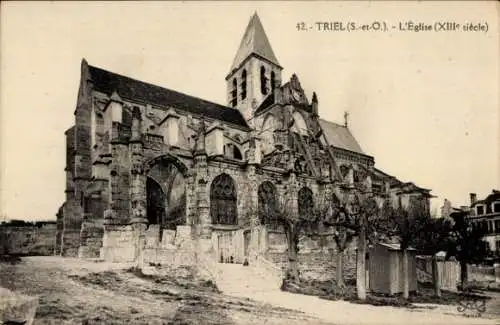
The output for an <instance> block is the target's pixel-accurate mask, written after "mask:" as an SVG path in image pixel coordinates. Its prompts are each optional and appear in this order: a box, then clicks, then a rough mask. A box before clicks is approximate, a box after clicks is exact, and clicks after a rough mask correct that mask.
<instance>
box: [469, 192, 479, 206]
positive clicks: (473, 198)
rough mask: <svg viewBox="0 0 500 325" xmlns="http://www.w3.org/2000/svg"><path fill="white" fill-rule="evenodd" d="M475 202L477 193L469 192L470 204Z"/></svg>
mask: <svg viewBox="0 0 500 325" xmlns="http://www.w3.org/2000/svg"><path fill="white" fill-rule="evenodd" d="M476 202H477V194H476V193H470V205H473V204H474V203H476Z"/></svg>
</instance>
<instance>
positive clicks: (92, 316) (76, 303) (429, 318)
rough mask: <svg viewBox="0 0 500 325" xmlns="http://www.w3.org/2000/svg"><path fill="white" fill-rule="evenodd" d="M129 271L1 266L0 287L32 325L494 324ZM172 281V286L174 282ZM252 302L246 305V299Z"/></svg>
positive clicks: (489, 318)
mask: <svg viewBox="0 0 500 325" xmlns="http://www.w3.org/2000/svg"><path fill="white" fill-rule="evenodd" d="M130 266H131V265H127V264H112V263H103V262H99V263H95V262H92V261H84V260H78V259H71V258H60V257H31V258H24V259H23V261H22V262H21V263H19V264H14V265H11V264H7V263H0V286H1V287H5V288H8V289H10V290H15V291H19V292H22V293H25V294H29V295H39V297H40V306H39V308H38V311H37V316H36V319H35V324H36V325H39V324H51V325H58V324H79V325H80V324H81V325H84V324H85V325H92V324H110V325H111V324H127V325H129V324H130V325H133V324H168V325H170V324H171V325H180V324H186V325H188V324H200V325H204V324H228V325H229V324H231V325H232V324H235V325H236V324H277V325H281V324H283V325H285V324H286V325H299V324H315V325H327V324H335V325H343V324H352V325H355V324H356V325H359V324H407V323H412V324H458V323H460V324H494V323H495V322H494V320H493V318H495V317H496V316H498V314H495V313H492V312H491V308H497V307H498V306H500V303H499V302H500V295H497V296H496V298H495V299H494V300H492V301H491V302H489V303H488V308H489V311H488V313H487V315H484V316H485V317H483V318H465V317H463V316H460V315H459V313H458V312H457V311H456V308H455V307H454V306H431V308H432V309H428V308H425V309H420V310H418V309H417V310H409V309H405V308H394V307H375V306H369V305H357V304H351V303H348V302H344V301H326V300H322V299H319V298H316V297H310V296H303V295H294V294H291V293H285V292H277V293H275V294H270V293H254V294H246V296H245V295H243V297H240V298H237V297H230V296H227V295H224V294H221V293H217V292H214V290H213V288H211V287H207V286H204V285H203V284H200V283H195V282H193V281H190V280H189V278H186V280H185V281H181V280H182V278H183V277H182V275H181V274H178V273H177V274H175V275H173V276H171V277H167V278H161V279H159V278H154V277H144V276H141V275H140V274H137V273H134V272H131V270H130V269H129V268H130ZM178 279H179V280H178ZM248 298H252V299H248Z"/></svg>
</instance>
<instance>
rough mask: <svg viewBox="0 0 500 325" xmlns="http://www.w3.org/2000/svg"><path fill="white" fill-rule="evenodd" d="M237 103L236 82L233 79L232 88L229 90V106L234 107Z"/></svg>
mask: <svg viewBox="0 0 500 325" xmlns="http://www.w3.org/2000/svg"><path fill="white" fill-rule="evenodd" d="M236 104H238V82H237V81H236V78H234V79H233V90H232V91H231V106H233V107H236Z"/></svg>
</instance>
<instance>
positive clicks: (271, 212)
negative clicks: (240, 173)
mask: <svg viewBox="0 0 500 325" xmlns="http://www.w3.org/2000/svg"><path fill="white" fill-rule="evenodd" d="M257 196H258V199H259V200H258V206H259V220H260V223H261V224H263V225H274V224H276V212H277V208H278V206H277V197H276V187H275V186H274V185H273V183H271V182H269V181H266V182H264V183H262V184H260V186H259V189H258V190H257Z"/></svg>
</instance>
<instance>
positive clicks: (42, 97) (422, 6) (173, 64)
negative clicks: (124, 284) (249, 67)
mask: <svg viewBox="0 0 500 325" xmlns="http://www.w3.org/2000/svg"><path fill="white" fill-rule="evenodd" d="M0 5H1V11H0V15H1V16H0V18H1V19H0V24H1V25H0V67H1V70H0V71H1V72H0V127H1V138H0V139H1V146H0V157H1V163H0V171H1V173H0V215H1V216H2V217H3V218H8V219H27V220H42V219H43V220H46V219H54V218H55V213H56V212H57V210H58V208H59V206H60V205H61V204H62V203H63V201H64V189H65V174H64V167H65V166H64V164H65V142H64V141H65V137H64V131H65V130H66V129H68V128H69V127H70V126H71V125H72V124H73V123H74V115H73V112H74V109H75V105H76V98H77V91H78V84H79V77H80V76H79V74H80V62H81V60H82V58H85V59H86V60H87V61H88V62H89V64H91V65H94V66H98V67H102V68H105V69H107V70H110V71H113V72H116V73H119V74H124V75H127V76H130V77H132V78H135V79H139V80H143V81H146V82H150V83H154V84H157V85H160V86H163V87H167V88H171V89H174V90H177V91H181V92H184V93H187V94H190V95H194V96H197V97H201V98H203V99H207V100H210V101H214V102H217V103H221V104H225V101H226V83H225V79H224V78H225V77H226V75H227V73H228V72H229V68H230V65H231V63H232V61H233V58H234V55H235V54H236V51H237V49H238V46H239V43H240V41H241V38H242V36H243V33H244V31H245V28H246V26H247V24H248V21H249V19H250V17H251V16H252V15H253V13H254V12H257V13H258V15H259V17H260V18H261V21H262V23H263V26H264V29H265V30H266V33H267V36H268V38H269V40H270V42H271V45H272V48H273V50H274V52H275V54H276V57H277V58H278V60H279V62H280V64H281V65H282V66H283V67H284V70H283V81H284V82H286V81H287V80H289V78H290V76H291V74H292V73H296V74H297V76H298V77H299V80H300V82H301V84H302V87H303V88H304V89H305V91H306V94H307V95H308V96H309V98H311V95H312V92H313V91H315V92H316V93H317V94H318V99H319V113H320V115H321V116H322V117H323V118H325V119H328V120H330V121H334V122H337V123H343V121H344V120H343V116H344V112H345V111H348V112H349V129H350V130H351V132H352V133H353V134H354V136H355V137H356V139H357V140H358V142H359V143H360V145H361V147H362V149H363V150H364V152H365V153H367V154H369V155H371V156H373V157H375V162H376V167H377V168H379V169H381V170H383V171H384V172H386V173H388V174H390V175H394V176H396V177H398V178H399V179H400V180H402V181H412V182H414V183H415V184H417V185H419V186H421V187H424V188H429V189H432V193H433V194H434V195H435V196H437V198H436V199H434V200H433V208H434V209H436V208H437V207H439V206H441V205H442V202H443V200H444V199H445V198H447V199H449V200H451V201H452V203H453V204H454V205H456V206H460V205H466V204H468V203H469V193H470V192H475V193H477V194H478V196H479V197H480V198H481V197H484V196H486V195H487V194H489V193H490V192H491V190H492V189H494V188H496V189H499V188H500V174H499V170H500V143H499V142H500V137H499V130H500V128H499V126H500V116H499V107H500V106H499V62H498V61H499V60H498V58H499V57H500V56H499V54H500V53H499V27H498V26H499V21H498V17H499V12H498V5H497V3H495V2H445V3H439V2H420V1H419V2H352V3H347V2H320V1H314V2H308V3H305V2H258V3H249V2H141V3H138V2H129V1H127V2H116V3H112V2H2V3H1V4H0ZM374 21H379V22H385V23H386V25H387V26H389V30H388V31H387V32H380V31H354V32H348V31H319V30H317V29H316V28H315V27H316V24H315V23H316V22H342V23H343V25H344V26H346V25H347V24H348V23H355V24H356V25H358V26H359V25H361V24H371V23H372V22H374ZM409 21H412V22H413V23H414V24H418V23H423V24H426V25H427V24H431V25H433V24H434V23H436V22H455V23H458V24H461V25H463V24H465V23H467V22H472V23H474V24H475V23H478V22H479V23H482V24H483V25H486V24H487V26H488V31H487V32H483V31H478V32H464V31H449V32H442V31H441V32H438V31H421V32H415V31H401V30H399V24H400V23H401V24H402V25H403V26H406V25H405V24H406V23H407V22H409ZM301 22H303V23H304V24H305V25H307V26H312V27H313V28H311V29H308V30H306V31H302V30H298V29H297V24H298V23H301ZM392 26H394V27H395V28H392Z"/></svg>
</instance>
